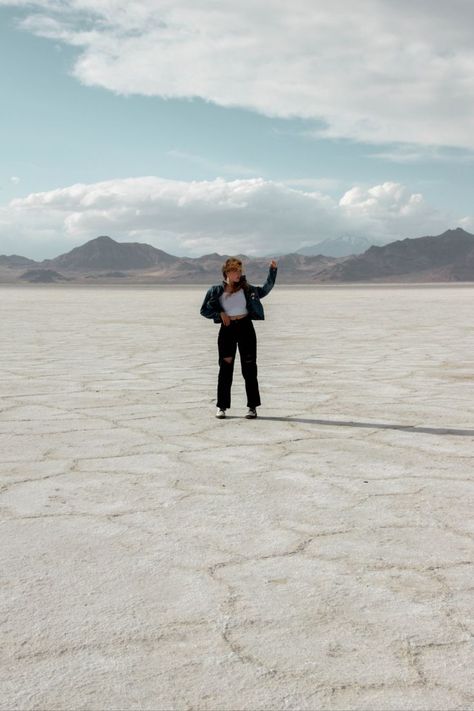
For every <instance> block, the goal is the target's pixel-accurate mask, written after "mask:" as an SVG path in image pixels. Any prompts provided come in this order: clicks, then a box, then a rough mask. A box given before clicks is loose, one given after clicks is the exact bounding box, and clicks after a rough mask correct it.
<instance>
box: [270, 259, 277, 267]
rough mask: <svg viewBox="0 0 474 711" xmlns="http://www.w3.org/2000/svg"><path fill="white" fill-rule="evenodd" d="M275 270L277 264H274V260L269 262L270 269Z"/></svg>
mask: <svg viewBox="0 0 474 711" xmlns="http://www.w3.org/2000/svg"><path fill="white" fill-rule="evenodd" d="M276 268H277V263H276V262H275V260H274V259H272V261H271V262H270V269H276Z"/></svg>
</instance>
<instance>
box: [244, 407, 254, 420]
mask: <svg viewBox="0 0 474 711" xmlns="http://www.w3.org/2000/svg"><path fill="white" fill-rule="evenodd" d="M245 417H246V418H247V420H254V419H255V418H256V417H257V410H256V409H255V408H254V407H249V409H248V412H247V414H246V415H245Z"/></svg>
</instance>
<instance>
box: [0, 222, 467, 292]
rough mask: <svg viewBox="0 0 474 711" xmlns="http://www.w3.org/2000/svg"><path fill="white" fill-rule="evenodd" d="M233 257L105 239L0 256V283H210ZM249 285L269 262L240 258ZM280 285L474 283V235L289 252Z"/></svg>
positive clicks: (451, 233)
mask: <svg viewBox="0 0 474 711" xmlns="http://www.w3.org/2000/svg"><path fill="white" fill-rule="evenodd" d="M227 256H229V255H222V254H217V253H213V254H206V255H203V256H202V257H195V258H192V257H176V256H173V255H171V254H168V253H167V252H164V251H163V250H161V249H157V248H156V247H152V246H151V245H148V244H143V243H131V242H116V241H115V240H113V239H112V238H111V237H108V236H100V237H97V238H95V239H92V240H90V241H89V242H86V243H85V244H83V245H81V246H80V247H75V248H74V249H72V250H71V251H70V252H67V253H65V254H61V255H59V256H58V257H56V258H54V259H45V260H43V261H42V262H37V261H34V260H31V259H27V258H26V257H21V256H19V255H10V256H6V255H1V256H0V283H19V284H21V283H28V282H31V283H38V282H43V283H55V282H71V283H78V284H81V283H82V284H84V283H95V284H99V283H100V284H114V283H115V284H117V283H121V284H123V283H129V284H210V283H216V282H218V281H219V280H220V278H221V271H220V270H221V266H222V263H223V262H224V261H225V259H226V257H227ZM239 256H240V257H241V259H242V260H243V261H244V264H245V265H246V272H247V277H248V279H249V281H251V282H255V283H259V282H262V281H264V280H265V278H266V275H267V271H268V265H269V259H268V258H266V257H265V258H263V257H247V256H246V255H239ZM278 267H279V273H278V281H279V283H283V284H285V283H286V284H317V283H351V282H364V283H371V282H376V283H377V282H456V281H474V235H472V234H470V233H469V232H466V231H465V230H463V229H461V228H459V227H458V228H456V229H453V230H447V231H446V232H444V233H443V234H441V235H437V236H428V237H418V238H412V239H403V240H397V241H395V242H390V243H389V244H386V245H383V246H370V247H369V248H368V249H367V250H366V251H365V252H363V254H353V255H351V256H342V257H333V256H325V255H323V254H315V255H312V254H311V255H310V254H308V255H306V254H301V253H291V254H286V255H282V256H280V257H279V258H278Z"/></svg>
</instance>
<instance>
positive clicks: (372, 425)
mask: <svg viewBox="0 0 474 711" xmlns="http://www.w3.org/2000/svg"><path fill="white" fill-rule="evenodd" d="M226 419H229V420H231V419H236V420H240V419H244V418H243V417H238V416H235V415H228V416H227V417H226ZM257 419H259V420H273V421H275V422H301V423H302V424H304V425H323V426H325V427H362V428H366V429H370V430H398V431H400V432H410V433H412V432H415V433H419V434H433V435H455V436H457V437H474V429H473V430H461V429H452V428H447V427H415V426H412V425H394V424H387V423H382V422H354V421H353V420H318V419H312V418H309V417H269V416H266V415H259V416H258V418H257Z"/></svg>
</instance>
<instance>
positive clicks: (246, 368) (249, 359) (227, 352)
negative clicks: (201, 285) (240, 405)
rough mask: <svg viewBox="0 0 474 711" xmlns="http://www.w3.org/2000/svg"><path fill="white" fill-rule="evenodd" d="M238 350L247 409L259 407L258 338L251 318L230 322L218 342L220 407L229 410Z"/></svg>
mask: <svg viewBox="0 0 474 711" xmlns="http://www.w3.org/2000/svg"><path fill="white" fill-rule="evenodd" d="M237 346H238V347H239V355H240V366H241V369H242V375H243V377H244V380H245V391H246V393H247V407H258V406H259V405H260V393H259V391H258V381H257V336H256V335H255V329H254V327H253V323H252V320H251V319H250V318H249V317H246V318H242V319H238V320H236V321H231V322H230V324H229V326H224V324H222V326H221V327H220V331H219V336H218V339H217V347H218V349H219V378H218V381H217V407H219V408H221V409H222V410H227V409H228V408H229V407H230V389H231V387H232V378H233V375H234V361H235V354H236V351H237Z"/></svg>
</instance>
